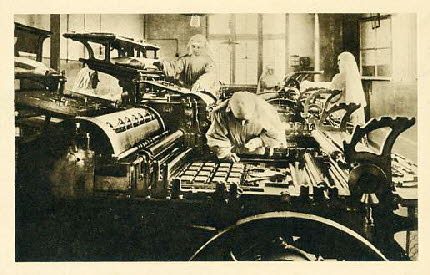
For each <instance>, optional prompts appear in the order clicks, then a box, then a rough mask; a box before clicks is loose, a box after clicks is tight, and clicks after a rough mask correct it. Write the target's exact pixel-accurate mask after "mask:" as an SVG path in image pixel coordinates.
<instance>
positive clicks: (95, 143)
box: [7, 9, 425, 263]
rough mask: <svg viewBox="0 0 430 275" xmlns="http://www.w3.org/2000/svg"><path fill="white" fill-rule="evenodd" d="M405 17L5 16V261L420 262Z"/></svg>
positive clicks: (413, 86) (410, 50) (413, 31)
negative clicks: (9, 60) (8, 211)
mask: <svg viewBox="0 0 430 275" xmlns="http://www.w3.org/2000/svg"><path fill="white" fill-rule="evenodd" d="M417 22H418V16H417V13H415V12H393V13H389V12H383V11H379V12H378V10H375V12H372V13H358V12H348V13H315V12H313V13H286V12H285V11H284V10H281V9H280V10H279V12H278V13H265V12H262V13H257V12H231V13H216V12H213V13H212V12H192V11H189V12H185V13H182V12H179V11H178V12H175V11H173V13H168V12H165V13H149V12H148V13H120V12H118V13H99V14H97V13H15V14H13V23H12V22H10V24H11V25H12V24H13V33H14V40H13V41H14V42H13V43H14V44H13V47H14V48H13V50H14V84H13V86H14V93H13V94H14V95H13V97H14V103H13V109H14V119H13V124H14V128H15V136H14V146H15V147H14V150H15V154H14V157H15V160H14V169H15V175H14V189H15V190H14V192H15V193H14V207H15V211H14V221H15V224H14V237H15V239H14V243H15V251H14V257H15V258H14V261H15V262H16V263H24V262H131V261H136V262H184V261H200V262H201V261H204V262H208V261H210V262H214V261H216V262H227V261H246V262H249V261H372V262H373V261H417V260H418V259H419V250H418V244H419V239H420V238H419V236H418V224H419V223H418V172H417V170H418V130H417V129H418V100H417V94H418V92H417V91H418V83H417V80H418V60H419V59H418V50H417V49H418V34H417V29H418V28H417ZM11 45H12V43H11ZM7 49H8V50H10V51H12V49H10V48H7ZM420 168H421V167H420ZM424 169H425V168H424ZM420 237H421V236H420Z"/></svg>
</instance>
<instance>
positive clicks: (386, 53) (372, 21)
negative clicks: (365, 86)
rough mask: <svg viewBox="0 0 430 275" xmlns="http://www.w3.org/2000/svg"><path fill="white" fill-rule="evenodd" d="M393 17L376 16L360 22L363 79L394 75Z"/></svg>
mask: <svg viewBox="0 0 430 275" xmlns="http://www.w3.org/2000/svg"><path fill="white" fill-rule="evenodd" d="M391 55H392V49H391V17H390V16H376V17H369V18H364V19H363V20H362V21H361V22H360V66H361V74H362V76H363V77H372V78H382V79H383V78H390V77H391V75H392V58H391Z"/></svg>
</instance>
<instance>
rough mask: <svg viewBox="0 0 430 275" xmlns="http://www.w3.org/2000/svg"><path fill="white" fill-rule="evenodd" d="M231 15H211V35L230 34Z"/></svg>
mask: <svg viewBox="0 0 430 275" xmlns="http://www.w3.org/2000/svg"><path fill="white" fill-rule="evenodd" d="M229 24H230V15H229V14H214V15H209V33H210V34H230V25H229Z"/></svg>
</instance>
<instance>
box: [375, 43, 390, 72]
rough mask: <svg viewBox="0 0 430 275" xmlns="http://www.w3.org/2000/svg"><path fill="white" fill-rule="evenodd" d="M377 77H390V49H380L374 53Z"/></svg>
mask: <svg viewBox="0 0 430 275" xmlns="http://www.w3.org/2000/svg"><path fill="white" fill-rule="evenodd" d="M376 60H377V64H378V66H377V76H391V49H380V50H378V51H377V53H376Z"/></svg>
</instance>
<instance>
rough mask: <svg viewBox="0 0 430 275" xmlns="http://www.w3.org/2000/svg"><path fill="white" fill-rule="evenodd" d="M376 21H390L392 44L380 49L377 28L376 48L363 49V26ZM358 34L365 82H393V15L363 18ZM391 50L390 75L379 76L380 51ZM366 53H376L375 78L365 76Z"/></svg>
mask: <svg viewBox="0 0 430 275" xmlns="http://www.w3.org/2000/svg"><path fill="white" fill-rule="evenodd" d="M375 20H379V22H380V21H383V20H389V30H390V38H389V39H390V43H389V46H386V47H378V28H379V27H377V28H375V47H370V48H369V47H367V48H366V47H362V41H363V39H362V31H361V29H362V28H361V26H362V24H364V23H367V22H369V21H375ZM358 24H359V25H358V32H359V41H360V42H359V54H360V74H361V78H362V79H363V80H382V81H391V80H392V76H393V24H392V18H391V15H389V14H387V15H377V16H369V17H363V18H360V19H359V22H358ZM387 49H389V50H390V59H389V61H390V63H389V66H390V75H389V76H379V75H378V69H377V66H378V61H377V60H378V51H380V50H387ZM365 51H375V62H374V63H375V64H374V65H373V67H374V69H375V75H374V76H364V75H363V52H365Z"/></svg>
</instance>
